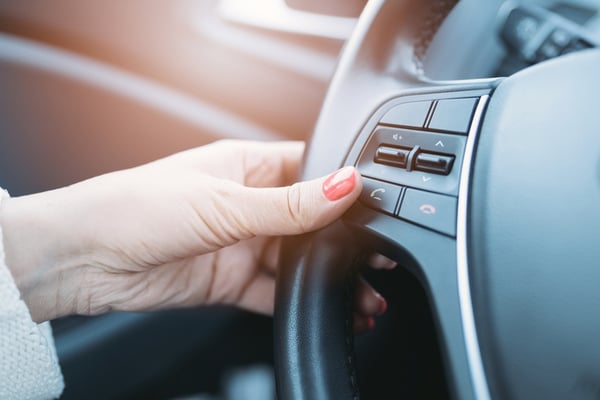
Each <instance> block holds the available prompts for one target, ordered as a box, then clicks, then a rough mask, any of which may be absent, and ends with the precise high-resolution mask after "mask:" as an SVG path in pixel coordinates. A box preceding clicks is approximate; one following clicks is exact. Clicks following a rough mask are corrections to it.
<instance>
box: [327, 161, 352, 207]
mask: <svg viewBox="0 0 600 400" xmlns="http://www.w3.org/2000/svg"><path fill="white" fill-rule="evenodd" d="M355 185H356V174H355V173H354V168H353V167H344V168H342V169H340V170H338V171H336V172H334V173H333V174H331V175H329V177H328V178H327V179H326V180H325V182H323V194H324V195H325V197H327V199H329V200H331V201H335V200H339V199H341V198H342V197H344V196H346V195H347V194H348V193H350V192H351V191H352V189H354V186H355Z"/></svg>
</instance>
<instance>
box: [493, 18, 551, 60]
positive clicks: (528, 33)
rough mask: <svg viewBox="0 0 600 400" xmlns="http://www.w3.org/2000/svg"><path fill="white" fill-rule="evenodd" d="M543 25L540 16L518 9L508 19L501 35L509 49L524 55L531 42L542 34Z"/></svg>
mask: <svg viewBox="0 0 600 400" xmlns="http://www.w3.org/2000/svg"><path fill="white" fill-rule="evenodd" d="M542 25H543V21H542V20H541V19H540V18H539V17H538V16H535V15H533V14H531V13H530V12H529V11H527V10H524V9H522V8H516V9H514V10H512V11H511V12H510V14H509V15H508V18H506V22H505V23H504V26H503V27H502V31H501V34H500V35H501V36H502V39H504V42H505V43H506V44H507V45H508V46H509V47H511V48H512V49H514V50H516V51H517V52H518V53H523V51H524V50H525V48H526V47H527V45H528V44H529V42H530V41H531V40H533V39H534V38H535V36H536V35H537V34H538V33H539V32H540V28H541V27H542Z"/></svg>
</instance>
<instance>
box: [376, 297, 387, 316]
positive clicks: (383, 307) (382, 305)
mask: <svg viewBox="0 0 600 400" xmlns="http://www.w3.org/2000/svg"><path fill="white" fill-rule="evenodd" d="M387 308H388V304H387V301H385V299H384V298H383V297H381V298H380V299H379V311H378V312H377V315H383V314H385V312H386V311H387Z"/></svg>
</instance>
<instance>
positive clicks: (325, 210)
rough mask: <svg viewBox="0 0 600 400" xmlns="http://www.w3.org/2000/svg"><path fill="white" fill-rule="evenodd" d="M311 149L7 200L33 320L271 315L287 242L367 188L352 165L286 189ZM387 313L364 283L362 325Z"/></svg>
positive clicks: (225, 145) (211, 160)
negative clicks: (175, 310) (217, 309)
mask: <svg viewBox="0 0 600 400" xmlns="http://www.w3.org/2000/svg"><path fill="white" fill-rule="evenodd" d="M303 148H304V147H303V144H302V143H300V142H278V143H258V142H242V141H220V142H216V143H214V144H211V145H207V146H203V147H199V148H196V149H193V150H189V151H185V152H182V153H178V154H175V155H173V156H170V157H167V158H164V159H161V160H158V161H155V162H152V163H150V164H146V165H143V166H140V167H137V168H132V169H129V170H124V171H119V172H114V173H110V174H106V175H102V176H99V177H96V178H93V179H90V180H87V181H84V182H81V183H78V184H75V185H72V186H69V187H65V188H62V189H58V190H54V191H49V192H44V193H39V194H36V195H31V196H25V197H20V198H12V199H8V200H5V202H4V203H3V205H2V209H1V210H0V211H1V212H0V223H1V224H2V228H3V231H4V242H5V251H6V257H7V264H8V266H9V268H10V269H11V271H12V273H13V276H14V277H15V281H16V282H17V286H19V289H20V290H21V294H22V297H23V299H24V300H25V301H26V303H27V304H28V306H29V308H30V311H31V314H32V317H33V318H34V320H36V321H44V320H48V319H52V318H55V317H58V316H62V315H67V314H99V313H103V312H106V311H110V310H128V311H131V310H136V311H141V310H153V309H160V308H172V307H181V306H192V305H199V304H213V303H227V304H235V305H238V306H240V307H243V308H247V309H250V310H254V311H257V312H261V313H272V311H273V300H274V285H275V282H274V276H275V273H276V265H277V263H276V261H277V258H278V251H279V240H280V239H279V237H281V236H282V235H293V234H300V233H304V232H308V231H312V230H315V229H318V228H321V227H323V226H325V225H327V224H329V223H331V222H333V221H334V220H335V219H336V218H338V217H340V216H341V215H342V213H343V212H344V211H345V210H346V209H348V208H349V207H350V206H351V205H352V203H353V202H354V201H355V200H356V199H357V197H358V195H359V193H360V190H361V182H360V176H359V175H358V173H357V172H356V171H355V170H354V168H352V167H347V168H344V169H342V170H340V171H337V172H336V173H333V174H332V175H331V176H329V177H323V178H320V179H317V180H314V181H309V182H301V183H296V184H293V185H291V186H287V185H288V184H290V183H291V180H292V179H293V178H294V177H295V176H296V175H297V173H298V168H299V166H300V162H301V157H302V152H303ZM383 265H384V266H386V264H385V263H384V264H383ZM384 310H385V301H384V300H383V299H382V298H381V296H379V295H378V294H377V292H375V291H374V290H373V289H372V288H371V287H370V286H369V285H368V284H366V283H365V282H364V281H361V283H360V284H359V288H358V301H357V315H358V318H356V325H357V328H358V329H361V328H365V327H368V326H370V325H372V316H373V315H375V314H379V313H381V312H383V311H384Z"/></svg>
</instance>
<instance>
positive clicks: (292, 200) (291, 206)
mask: <svg viewBox="0 0 600 400" xmlns="http://www.w3.org/2000/svg"><path fill="white" fill-rule="evenodd" d="M303 191H304V189H303V186H302V185H301V184H299V183H295V184H293V185H292V186H289V188H288V191H287V214H288V216H289V219H290V222H291V224H292V225H293V226H294V227H295V228H297V229H298V230H299V231H300V232H301V233H304V232H308V231H309V229H310V218H309V217H310V215H309V212H308V208H307V207H306V206H305V204H304V202H303Z"/></svg>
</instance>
